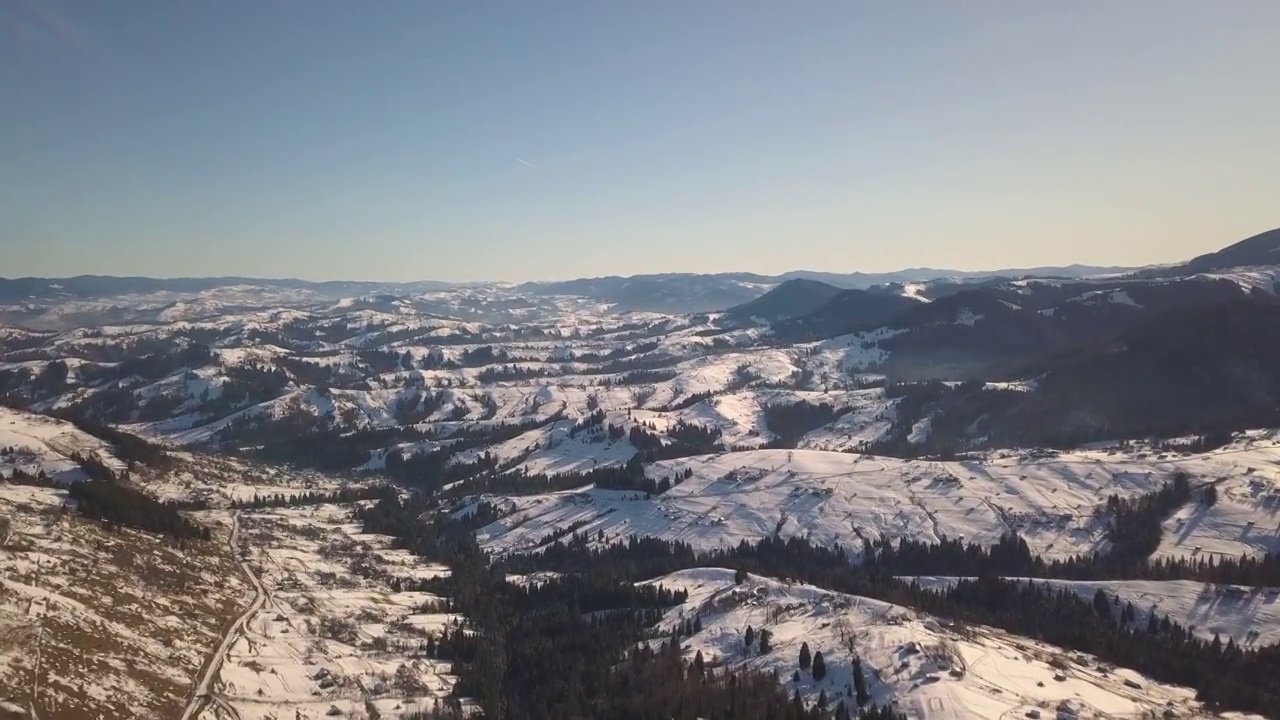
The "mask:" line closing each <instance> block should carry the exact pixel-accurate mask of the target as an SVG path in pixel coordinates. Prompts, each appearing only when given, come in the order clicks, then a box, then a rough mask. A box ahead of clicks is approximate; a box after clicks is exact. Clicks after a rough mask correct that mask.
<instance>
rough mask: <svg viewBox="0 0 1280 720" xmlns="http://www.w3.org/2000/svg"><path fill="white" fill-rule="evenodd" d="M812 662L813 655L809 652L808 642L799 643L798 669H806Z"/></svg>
mask: <svg viewBox="0 0 1280 720" xmlns="http://www.w3.org/2000/svg"><path fill="white" fill-rule="evenodd" d="M812 663H813V656H812V655H810V654H809V643H801V644H800V669H801V670H808V669H809V666H810V665H811V664H812Z"/></svg>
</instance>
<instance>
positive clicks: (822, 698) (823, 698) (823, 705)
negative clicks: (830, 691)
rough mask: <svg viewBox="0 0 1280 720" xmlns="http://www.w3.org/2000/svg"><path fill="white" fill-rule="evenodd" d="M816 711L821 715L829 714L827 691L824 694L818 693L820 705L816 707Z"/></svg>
mask: <svg viewBox="0 0 1280 720" xmlns="http://www.w3.org/2000/svg"><path fill="white" fill-rule="evenodd" d="M814 709H815V710H817V711H818V712H819V713H822V714H826V712H827V691H826V690H823V691H822V692H820V693H818V704H817V705H815V706H814Z"/></svg>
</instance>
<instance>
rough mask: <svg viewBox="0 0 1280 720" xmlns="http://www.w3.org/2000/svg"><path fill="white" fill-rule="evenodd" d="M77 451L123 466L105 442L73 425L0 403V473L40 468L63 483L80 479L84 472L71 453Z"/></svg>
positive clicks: (31, 470)
mask: <svg viewBox="0 0 1280 720" xmlns="http://www.w3.org/2000/svg"><path fill="white" fill-rule="evenodd" d="M77 453H78V454H79V455H81V456H84V457H96V458H98V459H99V460H101V461H102V462H104V463H106V464H107V465H108V466H109V467H112V468H115V469H116V470H123V469H124V463H122V462H120V461H119V460H117V459H116V458H115V456H114V455H112V453H111V448H110V447H109V446H108V445H107V444H106V443H104V442H103V441H101V440H99V439H98V438H96V437H93V436H92V435H89V434H88V433H85V432H83V431H82V430H80V429H79V428H77V427H76V426H75V425H72V424H71V423H69V422H66V421H64V420H57V419H55V418H51V417H46V416H44V415H35V414H32V413H27V412H21V411H19V410H13V409H11V408H7V407H4V406H3V405H0V476H9V475H12V474H13V471H14V470H15V469H16V470H20V471H22V472H24V473H27V474H29V475H37V474H39V473H41V472H43V473H44V474H45V475H47V476H48V477H50V478H52V479H54V480H56V481H58V482H64V483H65V482H75V481H77V480H83V479H85V474H84V472H83V471H82V470H81V469H80V466H79V464H77V463H76V461H75V460H73V459H72V457H71V456H72V455H73V454H77Z"/></svg>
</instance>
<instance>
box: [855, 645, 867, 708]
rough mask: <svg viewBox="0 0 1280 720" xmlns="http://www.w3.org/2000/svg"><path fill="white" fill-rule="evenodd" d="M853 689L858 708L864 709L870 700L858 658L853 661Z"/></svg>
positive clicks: (860, 659)
mask: <svg viewBox="0 0 1280 720" xmlns="http://www.w3.org/2000/svg"><path fill="white" fill-rule="evenodd" d="M853 688H854V693H855V694H856V696H857V697H856V699H857V701H858V707H859V708H861V707H864V706H865V705H866V704H867V701H868V700H870V699H871V694H870V693H868V692H867V679H866V678H865V677H863V675H862V658H859V657H855V658H854V659H853Z"/></svg>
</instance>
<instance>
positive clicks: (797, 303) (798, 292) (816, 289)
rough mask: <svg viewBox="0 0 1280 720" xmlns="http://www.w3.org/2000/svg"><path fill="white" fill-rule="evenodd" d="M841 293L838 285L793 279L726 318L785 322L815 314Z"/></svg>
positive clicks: (729, 311) (737, 307)
mask: <svg viewBox="0 0 1280 720" xmlns="http://www.w3.org/2000/svg"><path fill="white" fill-rule="evenodd" d="M841 292H843V291H842V290H841V289H840V288H838V287H836V286H835V285H828V284H827V283H824V282H821V281H819V280H807V279H804V278H793V279H791V280H786V281H783V282H782V283H781V284H780V285H778V286H777V287H775V288H773V289H772V290H770V291H769V292H767V293H765V294H764V295H761V296H760V297H758V298H756V299H754V300H750V301H748V302H745V303H742V304H741V305H736V306H734V307H732V308H730V309H729V310H728V311H726V313H725V314H726V315H727V316H728V317H730V318H732V319H735V320H752V319H760V320H766V321H775V320H786V319H788V318H793V317H799V316H801V315H808V314H810V313H812V312H814V311H816V310H817V309H818V308H820V307H822V306H823V305H825V304H826V303H827V302H828V301H829V300H830V299H831V298H833V297H835V296H836V295H839V294H840V293H841Z"/></svg>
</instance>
